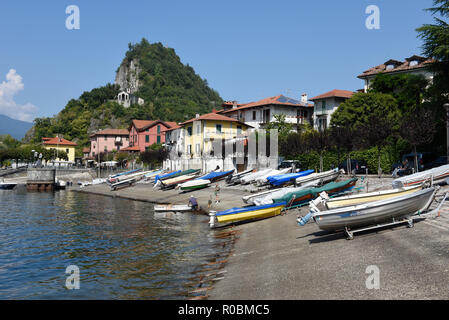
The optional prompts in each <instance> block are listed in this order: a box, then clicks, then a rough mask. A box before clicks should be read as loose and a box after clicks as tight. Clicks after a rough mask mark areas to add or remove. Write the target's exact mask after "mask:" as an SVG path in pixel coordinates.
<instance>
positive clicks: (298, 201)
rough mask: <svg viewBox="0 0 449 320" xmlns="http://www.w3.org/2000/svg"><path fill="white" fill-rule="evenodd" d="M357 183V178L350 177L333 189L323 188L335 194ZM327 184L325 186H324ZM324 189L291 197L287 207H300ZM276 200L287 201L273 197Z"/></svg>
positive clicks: (328, 192)
mask: <svg viewBox="0 0 449 320" xmlns="http://www.w3.org/2000/svg"><path fill="white" fill-rule="evenodd" d="M356 183H357V179H350V180H348V181H347V183H344V184H341V185H338V186H336V187H335V188H331V189H327V190H322V191H325V192H326V193H327V194H328V195H334V194H338V193H341V192H344V191H346V190H350V189H352V188H353V187H354V186H355V184H356ZM324 187H325V186H323V188H324ZM316 189H318V190H320V189H319V188H316ZM322 191H316V192H315V191H314V190H312V192H308V193H306V194H304V195H302V196H299V197H297V198H291V199H290V201H289V202H288V203H287V206H286V208H292V207H293V208H294V207H298V206H301V205H304V204H307V203H309V202H310V201H311V200H313V199H315V198H316V197H317V196H318V194H319V193H320V192H322ZM273 201H274V202H279V201H285V199H282V198H281V199H273Z"/></svg>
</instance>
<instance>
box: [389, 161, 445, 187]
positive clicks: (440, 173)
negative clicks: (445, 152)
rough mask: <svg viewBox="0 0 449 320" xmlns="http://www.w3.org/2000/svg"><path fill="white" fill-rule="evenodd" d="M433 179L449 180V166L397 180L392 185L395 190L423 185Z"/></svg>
mask: <svg viewBox="0 0 449 320" xmlns="http://www.w3.org/2000/svg"><path fill="white" fill-rule="evenodd" d="M431 177H433V179H434V180H435V179H438V178H440V179H441V178H445V177H448V178H449V164H445V165H444V166H439V167H436V168H432V169H429V170H425V171H422V172H417V173H414V174H411V175H408V176H404V177H401V178H398V179H395V180H393V183H392V184H393V188H401V187H405V186H408V185H410V184H418V183H422V182H424V181H425V180H427V179H430V178H431Z"/></svg>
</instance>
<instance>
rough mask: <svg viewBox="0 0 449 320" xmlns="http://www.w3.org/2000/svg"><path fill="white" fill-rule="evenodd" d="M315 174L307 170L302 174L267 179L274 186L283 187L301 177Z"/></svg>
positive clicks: (288, 174)
mask: <svg viewBox="0 0 449 320" xmlns="http://www.w3.org/2000/svg"><path fill="white" fill-rule="evenodd" d="M313 172H314V170H305V171H301V172H293V173H286V174H280V175H273V176H269V177H267V181H268V183H269V184H271V185H272V186H281V185H283V184H286V183H289V182H291V180H292V179H295V180H296V179H298V178H299V177H304V176H308V175H309V174H312V173H313Z"/></svg>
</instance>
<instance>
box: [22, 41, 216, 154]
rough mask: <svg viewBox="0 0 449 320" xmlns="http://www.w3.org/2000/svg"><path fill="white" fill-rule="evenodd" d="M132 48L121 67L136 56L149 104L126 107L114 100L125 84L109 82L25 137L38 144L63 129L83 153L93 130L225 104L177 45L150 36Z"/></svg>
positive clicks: (138, 91) (177, 117) (141, 92)
mask: <svg viewBox="0 0 449 320" xmlns="http://www.w3.org/2000/svg"><path fill="white" fill-rule="evenodd" d="M128 49H129V50H128V51H127V53H126V56H125V58H124V60H123V61H122V63H121V65H120V66H125V67H126V65H128V64H130V63H131V61H134V63H135V64H138V66H139V74H138V75H137V77H138V80H139V87H138V88H135V92H134V94H135V95H136V96H139V97H141V98H143V99H144V100H145V103H144V105H141V106H140V105H132V106H131V107H129V108H125V107H123V106H121V105H120V104H118V103H117V102H115V101H113V99H114V98H115V97H116V95H117V93H118V92H119V91H120V86H119V85H118V84H110V83H108V84H106V85H105V86H103V87H100V88H95V89H93V90H91V91H86V92H84V93H83V94H81V96H80V97H79V98H78V99H71V100H70V101H69V102H68V103H67V105H66V106H65V107H64V108H63V110H62V111H61V112H59V113H58V114H57V115H56V116H55V117H52V118H36V119H35V120H34V126H33V128H31V129H30V131H29V132H28V133H27V135H26V136H25V138H24V140H25V142H35V143H38V142H40V141H41V139H42V137H47V136H48V137H50V136H55V135H56V134H59V135H63V137H64V138H65V139H68V140H72V141H75V142H77V143H78V147H77V152H78V154H80V150H81V149H82V147H84V146H87V145H88V141H89V135H90V134H91V133H92V132H94V131H96V130H99V129H104V128H127V127H128V125H129V123H130V121H131V120H132V119H144V120H149V119H161V120H167V121H182V120H186V119H190V118H192V117H194V116H195V114H197V113H204V112H209V111H210V110H212V108H213V107H217V106H220V104H221V103H222V99H221V98H220V96H219V94H218V93H217V92H216V91H215V90H213V89H211V88H209V86H208V84H207V80H205V79H202V78H201V77H200V76H199V75H197V74H196V73H195V71H194V70H193V68H192V67H190V66H189V65H184V64H183V63H182V62H181V60H180V58H179V57H178V56H177V55H176V53H175V50H174V49H171V48H166V47H164V46H163V45H162V44H161V43H153V44H150V43H149V42H148V41H147V40H146V39H142V41H141V42H140V43H138V44H134V45H132V44H129V48H128ZM119 69H120V67H119ZM119 69H117V71H118V70H119ZM126 76H127V77H129V76H131V75H129V74H127V75H126ZM122 89H125V88H122Z"/></svg>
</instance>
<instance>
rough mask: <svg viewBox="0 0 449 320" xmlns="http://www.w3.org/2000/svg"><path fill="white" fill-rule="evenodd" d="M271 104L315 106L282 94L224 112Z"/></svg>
mask: <svg viewBox="0 0 449 320" xmlns="http://www.w3.org/2000/svg"><path fill="white" fill-rule="evenodd" d="M270 104H275V105H283V106H292V107H313V104H304V103H302V102H301V101H298V100H295V99H292V98H289V97H286V96H284V95H282V94H280V95H278V96H274V97H269V98H265V99H262V100H259V101H256V102H250V103H247V104H244V105H242V106H240V107H238V108H234V109H230V110H226V111H224V112H223V113H228V112H232V111H236V110H242V109H247V108H253V107H259V106H266V105H270Z"/></svg>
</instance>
